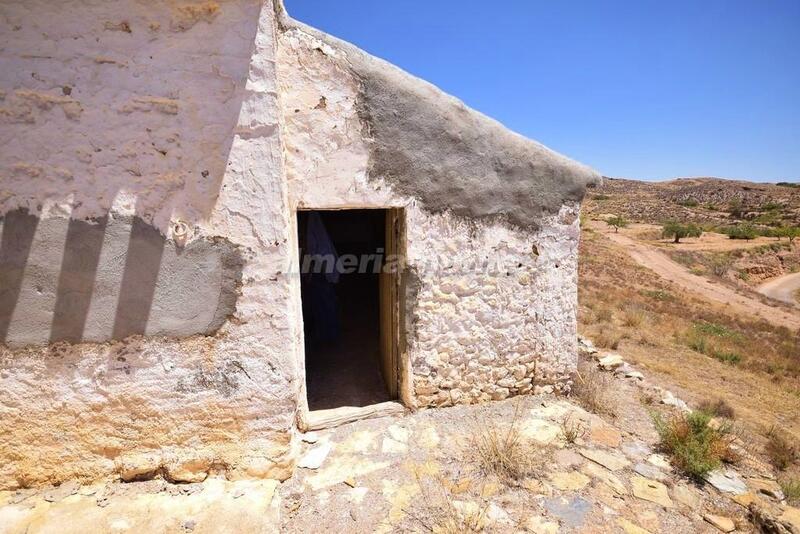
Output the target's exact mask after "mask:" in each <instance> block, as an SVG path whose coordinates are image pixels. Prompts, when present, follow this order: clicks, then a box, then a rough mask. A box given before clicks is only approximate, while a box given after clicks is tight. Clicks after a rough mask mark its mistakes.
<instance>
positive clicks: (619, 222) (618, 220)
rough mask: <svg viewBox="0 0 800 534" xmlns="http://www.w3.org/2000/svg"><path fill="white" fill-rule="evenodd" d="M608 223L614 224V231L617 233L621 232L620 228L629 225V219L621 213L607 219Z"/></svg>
mask: <svg viewBox="0 0 800 534" xmlns="http://www.w3.org/2000/svg"><path fill="white" fill-rule="evenodd" d="M606 224H607V225H609V226H613V227H614V233H617V232H619V229H620V228H625V227H626V226H628V221H627V220H626V219H625V217H622V216H621V215H619V216H615V217H609V218H608V219H606Z"/></svg>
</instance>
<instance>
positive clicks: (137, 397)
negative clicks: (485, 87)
mask: <svg viewBox="0 0 800 534" xmlns="http://www.w3.org/2000/svg"><path fill="white" fill-rule="evenodd" d="M276 13H277V15H278V16H279V17H282V15H281V11H280V9H279V10H278V11H277V12H276V11H275V10H273V6H272V3H271V2H265V3H262V2H261V0H226V1H222V0H220V1H207V0H153V1H148V2H142V1H140V0H111V1H105V2H99V1H98V2H94V1H89V0H65V1H62V2H55V3H53V2H46V1H44V0H38V1H28V0H25V1H23V0H9V1H6V2H3V3H2V4H0V217H2V218H3V221H2V224H0V231H2V236H1V237H0V281H2V282H3V288H2V289H0V328H2V331H0V334H2V341H3V344H2V345H0V391H1V392H2V394H0V488H6V487H16V486H21V485H28V484H42V483H47V482H59V481H62V480H65V479H67V478H73V477H79V478H83V479H92V478H97V477H101V476H106V475H109V474H112V473H117V474H118V475H121V476H123V477H126V478H130V477H146V476H152V475H153V474H158V473H162V474H164V475H166V476H167V477H169V478H172V479H175V480H186V481H188V480H198V479H201V478H203V477H205V476H206V474H207V473H208V472H209V471H214V470H220V471H224V472H225V473H226V474H227V475H228V476H231V477H238V476H274V477H286V476H288V475H289V473H290V471H291V467H292V465H293V460H294V456H293V453H294V450H295V445H296V442H295V439H294V438H295V420H296V417H297V415H298V411H300V412H302V409H303V403H304V399H305V395H304V380H303V377H304V373H303V366H304V363H303V362H304V356H303V350H302V349H303V347H302V325H301V321H302V314H301V312H300V289H299V287H298V286H299V284H298V278H297V277H296V276H293V275H291V274H288V273H290V272H291V269H292V267H293V266H292V264H293V262H294V261H295V260H296V256H297V251H296V246H297V244H296V238H295V235H296V232H295V229H294V224H295V222H294V210H295V209H296V208H298V207H307V208H345V207H403V208H404V209H405V214H406V227H407V243H406V245H407V255H408V259H407V260H408V266H409V276H408V278H409V281H411V282H413V284H409V285H410V286H413V290H409V293H408V302H407V308H408V316H407V320H408V327H407V331H408V354H407V355H406V362H405V365H406V366H407V367H408V368H410V369H411V376H410V377H409V380H408V381H407V389H406V392H405V393H406V394H405V395H404V398H406V399H408V400H409V401H410V402H411V403H412V404H416V405H418V406H435V405H446V404H453V403H464V402H477V401H481V400H486V399H499V398H504V397H507V396H510V395H514V394H517V393H525V392H528V391H531V390H533V389H535V388H536V387H537V386H538V387H544V388H548V387H552V386H556V387H559V386H560V385H561V384H563V383H564V381H565V380H566V378H567V375H568V373H569V372H570V371H571V370H572V369H573V368H574V365H575V357H576V355H575V352H576V351H575V304H576V303H575V300H576V278H575V277H576V265H575V262H576V260H577V240H578V220H577V209H578V205H577V201H578V199H579V198H580V196H581V195H582V184H583V183H584V182H585V181H586V180H587V179H589V178H590V177H591V176H592V173H591V172H590V171H588V170H586V169H585V168H582V167H579V166H576V165H575V164H573V163H572V162H569V161H568V160H566V159H564V158H562V157H560V156H558V155H555V154H553V153H552V152H549V151H547V149H545V148H544V147H541V146H540V145H538V144H535V143H529V142H527V141H525V140H523V139H521V138H519V137H518V136H514V135H513V134H509V133H508V132H505V131H503V130H502V129H501V128H500V126H499V125H497V124H496V123H494V122H492V121H490V120H489V119H487V118H486V117H483V116H481V115H479V114H477V113H475V112H473V111H471V110H469V109H467V108H466V107H465V106H463V104H461V103H459V102H457V101H455V100H454V99H452V98H449V97H445V96H444V95H442V94H441V93H439V92H438V91H437V90H435V89H434V88H432V87H431V86H429V85H426V84H424V83H422V82H420V81H418V80H415V79H413V78H412V77H410V76H408V75H406V74H404V73H402V72H400V71H399V70H397V69H394V67H391V66H389V65H387V64H385V63H383V62H380V61H379V60H374V59H371V58H369V57H368V56H366V55H364V54H363V53H362V52H360V51H358V50H356V49H354V48H353V47H350V46H349V45H343V44H341V43H340V42H338V41H336V40H335V39H331V38H329V37H327V36H324V35H322V34H319V33H318V32H316V31H314V30H311V29H308V28H305V27H303V26H301V25H296V24H294V23H292V22H291V21H290V20H288V19H285V18H282V19H281V21H282V22H281V24H282V27H281V31H279V32H276ZM52 21H58V24H52V23H51V22H52ZM387 69H388V70H387ZM369 83H372V84H373V85H372V86H371V87H370V86H368V84H369ZM375 84H377V85H375ZM398 91H399V92H398ZM392 95H394V96H392ZM395 97H396V98H395ZM415 98H419V99H422V100H423V101H422V102H419V104H420V106H418V109H416V108H415V109H416V110H417V111H418V113H419V114H420V116H418V117H416V118H414V119H413V121H412V123H411V124H409V128H408V130H409V131H408V132H407V135H403V136H396V135H395V134H396V132H395V131H394V129H395V126H393V123H392V121H391V115H392V114H393V113H395V112H400V111H401V110H405V111H409V112H410V111H411V110H410V107H409V106H410V101H412V100H414V99H415ZM393 106H400V107H399V108H398V109H394V108H393ZM437 117H438V122H437V120H434V119H436V118H437ZM407 119H408V120H411V119H412V117H407ZM404 120H405V119H404ZM410 126H413V128H411V127H410ZM437 128H439V130H437ZM464 128H467V129H468V130H470V131H471V129H473V128H475V129H476V130H480V131H482V132H484V133H485V134H486V136H487V137H485V138H484V136H477V137H476V136H474V135H472V136H471V137H469V138H463V139H462V138H459V133H458V132H459V131H460V130H462V129H464ZM440 134H441V136H440ZM470 135H471V134H470ZM509 136H510V137H509ZM439 138H440V139H439ZM433 139H439V141H440V142H441V143H440V144H438V145H437V146H438V148H437V150H438V151H444V152H442V154H443V156H445V157H443V159H442V162H443V164H442V165H441V166H437V165H436V164H435V162H434V161H433V157H432V153H431V152H430V150H429V149H430V147H428V146H427V144H428V143H429V142H430V141H431V140H433ZM395 141H396V142H395ZM393 143H394V145H393ZM442 143H443V144H442ZM486 143H488V144H486ZM423 145H425V146H423ZM503 146H510V147H512V148H513V150H512V152H513V154H511V155H510V156H509V158H504V153H503V150H502V147H503ZM465 151H466V152H467V153H469V154H472V155H473V156H474V154H473V152H474V151H479V152H481V151H491V152H495V151H496V152H497V153H496V154H493V155H492V156H491V158H492V159H491V165H489V167H487V166H486V165H487V162H486V161H484V160H483V159H482V158H478V160H480V161H478V160H474V159H469V158H467V159H466V160H463V158H462V156H464V153H465ZM417 153H419V154H420V156H421V157H420V159H419V161H416V160H414V155H415V154H417ZM529 157H530V158H532V161H533V162H534V163H535V165H534V164H529V163H530V162H528V161H527V158H529ZM404 160H405V162H404ZM459 161H461V162H462V163H463V162H464V161H466V162H467V167H469V168H468V169H467V168H464V169H461V170H463V171H464V174H463V176H462V175H461V174H460V170H459V169H460V167H459V165H460V163H459ZM469 162H472V163H469ZM487 173H488V174H487ZM485 174H486V178H487V181H486V183H487V184H493V185H491V189H492V191H488V192H487V191H486V190H485V189H484V188H482V187H483V186H482V185H481V184H480V183H478V185H477V186H476V182H481V180H482V178H483V177H484V175H485ZM476 187H477V188H476ZM183 228H186V229H188V231H187V233H186V234H185V235H184V234H183V233H182V232H178V231H177V230H179V229H183ZM487 261H488V263H489V264H491V265H493V266H494V268H493V269H491V270H489V271H487V270H486V268H485V265H486V263H487ZM125 336H129V337H125ZM120 338H124V339H120ZM62 339H63V340H65V341H59V340H62ZM49 341H53V343H50V344H48V345H46V346H37V345H36V344H37V343H42V342H49ZM67 341H69V342H67Z"/></svg>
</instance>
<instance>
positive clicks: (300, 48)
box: [278, 28, 579, 407]
mask: <svg viewBox="0 0 800 534" xmlns="http://www.w3.org/2000/svg"><path fill="white" fill-rule="evenodd" d="M348 64H349V63H348V56H347V52H346V51H343V50H341V49H338V48H337V47H335V46H331V45H330V44H329V43H327V42H325V41H322V40H320V39H318V38H317V37H316V36H315V35H314V34H313V33H311V32H306V31H304V30H303V28H290V29H288V30H287V31H286V32H284V33H283V34H281V36H280V37H279V48H278V75H279V85H280V92H281V97H282V98H281V104H282V107H283V117H284V120H285V131H284V144H285V146H286V165H287V179H288V182H289V202H290V205H291V207H292V208H297V207H305V208H347V207H350V208H359V207H403V208H405V214H406V227H407V240H408V242H407V254H408V259H407V261H408V266H409V269H410V275H409V276H410V278H411V279H413V280H414V281H415V283H414V284H412V285H413V286H415V287H416V288H417V289H416V293H415V294H411V293H409V295H408V302H407V305H408V308H409V310H408V311H409V325H408V328H407V332H406V333H407V341H408V354H407V355H406V357H407V359H408V362H407V363H408V364H409V366H410V369H411V372H412V374H413V377H412V380H410V386H411V388H410V389H411V391H408V392H407V395H408V398H410V400H411V402H412V404H415V405H416V406H419V407H423V406H443V405H449V404H456V403H471V402H478V401H484V400H489V399H502V398H505V397H508V396H511V395H515V394H520V393H527V392H531V391H533V390H534V389H535V388H537V386H540V388H539V389H542V388H544V389H552V388H553V387H554V386H556V387H562V386H563V384H565V383H566V381H567V380H568V377H569V373H570V372H571V371H573V370H574V367H575V365H576V361H577V360H576V357H577V356H576V350H577V349H576V345H575V343H576V301H577V278H576V273H577V245H578V237H579V222H578V210H579V206H578V205H577V203H567V204H565V205H564V206H563V207H562V209H561V210H560V212H559V213H558V214H556V215H552V216H549V217H544V218H543V220H542V221H541V224H540V226H539V228H538V229H537V230H535V231H524V230H520V229H513V228H512V227H510V226H509V225H507V224H504V223H503V222H501V221H471V220H469V219H464V218H462V217H457V216H453V215H452V214H450V213H447V212H444V213H431V212H429V211H427V210H426V209H425V207H424V206H423V205H422V204H421V203H420V202H418V201H417V200H416V199H414V198H412V197H407V196H403V195H400V194H398V193H397V192H396V191H395V190H394V189H393V188H392V186H391V185H390V184H389V183H388V182H386V181H385V180H382V179H381V177H380V176H368V172H369V144H370V138H369V130H368V128H367V127H366V126H365V125H364V124H363V123H362V122H361V120H360V119H359V115H358V110H357V103H358V102H357V101H358V91H359V81H358V80H357V78H356V77H354V76H353V75H352V73H351V72H350V71H349V68H348ZM432 260H439V261H432ZM487 260H489V261H490V262H495V263H498V264H499V268H498V269H495V270H494V271H493V272H488V273H487V272H484V271H483V270H481V269H480V268H479V269H475V268H473V267H471V266H474V265H482V264H484V263H486V261H487Z"/></svg>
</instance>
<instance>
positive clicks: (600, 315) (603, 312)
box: [594, 308, 614, 323]
mask: <svg viewBox="0 0 800 534" xmlns="http://www.w3.org/2000/svg"><path fill="white" fill-rule="evenodd" d="M594 318H595V320H596V321H597V322H598V323H610V322H611V321H612V320H613V319H614V314H613V313H612V312H611V310H609V309H608V308H600V309H597V310H595V312H594Z"/></svg>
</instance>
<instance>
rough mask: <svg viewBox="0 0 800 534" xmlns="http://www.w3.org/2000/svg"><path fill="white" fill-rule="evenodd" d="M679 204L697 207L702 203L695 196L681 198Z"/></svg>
mask: <svg viewBox="0 0 800 534" xmlns="http://www.w3.org/2000/svg"><path fill="white" fill-rule="evenodd" d="M678 205H679V206H683V207H685V208H696V207H697V206H699V205H700V203H699V202H698V201H697V200H695V199H693V198H687V199H684V200H679V201H678Z"/></svg>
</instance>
